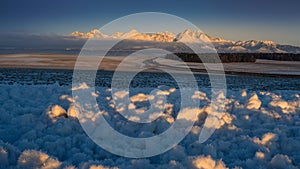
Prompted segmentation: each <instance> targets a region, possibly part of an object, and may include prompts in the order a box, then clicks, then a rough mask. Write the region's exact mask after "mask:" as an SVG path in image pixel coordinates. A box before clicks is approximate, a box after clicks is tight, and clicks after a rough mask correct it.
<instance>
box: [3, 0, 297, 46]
mask: <svg viewBox="0 0 300 169" xmlns="http://www.w3.org/2000/svg"><path fill="white" fill-rule="evenodd" d="M299 6H300V1H298V0H285V1H276V0H273V1H271V0H251V1H248V0H210V1H208V0H207V1H200V0H199V1H196V0H195V1H192V0H184V1H169V0H161V1H159V0H151V1H150V0H149V1H133V0H132V1H125V0H111V1H99V0H98V1H79V0H66V1H54V0H51V1H50V0H26V1H17V0H4V1H1V5H0V21H1V27H0V31H1V33H2V34H3V33H4V34H5V33H24V34H26V33H28V34H32V33H34V34H69V33H71V32H73V31H89V30H91V29H94V28H100V27H101V26H103V25H105V24H106V23H108V22H110V21H112V20H114V19H117V18H119V17H122V16H124V15H128V14H132V13H137V12H164V13H170V14H173V15H177V16H179V17H182V18H184V19H187V20H189V21H191V22H192V23H194V24H195V25H196V26H198V27H199V28H200V29H201V30H203V31H204V32H205V33H208V34H209V35H212V36H220V37H223V38H226V39H232V40H249V39H258V40H259V39H263V40H274V41H276V42H279V43H283V44H293V45H298V46H300V33H299V30H300V19H299V18H300V10H299V9H298V8H299ZM149 26H150V25H149Z"/></svg>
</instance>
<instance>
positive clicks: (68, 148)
mask: <svg viewBox="0 0 300 169" xmlns="http://www.w3.org/2000/svg"><path fill="white" fill-rule="evenodd" d="M96 90H97V92H96V93H97V94H98V95H99V98H98V102H99V103H100V104H101V105H102V106H100V109H102V110H105V111H107V112H108V115H107V116H106V119H107V120H108V121H109V123H110V124H111V125H112V126H113V127H114V128H115V129H116V130H118V131H119V132H120V133H123V134H126V135H128V136H132V137H150V136H153V135H156V134H159V133H162V132H163V131H165V130H167V129H168V127H169V126H170V125H171V124H172V123H173V122H174V119H172V118H170V116H172V117H174V116H176V110H178V109H179V107H178V105H179V104H178V103H177V102H178V99H179V98H180V97H179V96H178V95H177V91H176V90H178V89H172V91H173V93H172V96H171V95H170V99H169V100H168V101H169V102H168V104H167V106H166V107H167V109H166V110H165V113H166V114H168V115H170V116H166V117H165V118H164V117H163V118H160V119H157V121H156V122H154V123H150V124H147V125H142V124H135V123H131V122H128V121H125V120H124V118H122V116H120V115H118V114H117V113H116V112H115V111H114V109H113V106H111V103H110V102H109V91H111V90H110V89H109V88H108V87H99V88H97V89H96ZM151 90H152V88H140V89H139V90H137V92H136V93H132V94H131V98H132V99H133V100H135V101H136V102H139V101H140V102H139V103H137V104H136V105H135V106H136V107H139V108H142V107H147V105H148V103H147V101H145V97H142V96H144V95H142V94H139V92H143V93H144V94H145V95H146V94H149V93H150V92H151ZM195 98H198V99H199V100H200V101H201V105H200V108H199V112H200V113H199V116H198V119H197V121H196V123H195V125H194V127H193V128H192V130H191V132H190V133H189V134H188V135H187V136H186V138H185V139H184V140H183V141H182V142H181V143H180V144H179V145H177V146H175V147H174V148H172V149H171V150H170V151H168V152H166V153H163V154H161V155H157V156H154V157H151V158H144V159H130V158H124V157H119V156H116V155H113V154H111V153H109V152H107V151H105V150H103V149H102V148H101V147H99V146H98V145H96V144H95V143H94V142H93V141H92V140H91V139H90V138H89V137H88V136H87V135H86V134H85V133H84V131H83V129H82V127H81V125H80V123H79V121H78V120H77V118H76V117H77V112H76V109H75V108H74V105H73V100H72V97H71V87H70V86H60V85H58V84H51V85H18V84H15V85H4V84H2V85H1V86H0V168H43V169H50V168H66V169H67V168H69V169H72V168H80V169H81V168H82V169H110V168H144V169H148V168H150V169H154V168H162V169H163V168H178V169H179V168H194V169H200V168H201V169H225V168H236V169H237V168H278V169H296V168H299V167H300V153H299V152H300V116H299V115H300V96H299V90H272V89H270V90H245V89H235V90H231V89H229V90H228V92H227V95H226V99H225V102H226V111H225V112H224V113H223V114H222V115H221V116H220V119H221V123H220V125H219V126H218V128H217V130H216V131H215V133H214V134H213V135H212V136H211V137H210V138H209V139H208V140H207V141H206V142H204V143H202V144H200V143H199V142H197V140H198V137H199V133H200V132H201V129H202V125H203V122H204V121H205V118H206V117H207V115H208V114H209V113H210V112H211V111H210V107H209V103H210V89H209V88H200V90H199V91H198V92H197V96H196V95H195ZM119 141H122V140H119Z"/></svg>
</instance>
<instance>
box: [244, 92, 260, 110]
mask: <svg viewBox="0 0 300 169" xmlns="http://www.w3.org/2000/svg"><path fill="white" fill-rule="evenodd" d="M260 106H261V101H260V100H259V98H258V96H257V94H253V95H252V96H251V97H250V99H249V100H248V101H247V103H246V108H247V109H249V110H250V109H255V110H257V109H259V108H260Z"/></svg>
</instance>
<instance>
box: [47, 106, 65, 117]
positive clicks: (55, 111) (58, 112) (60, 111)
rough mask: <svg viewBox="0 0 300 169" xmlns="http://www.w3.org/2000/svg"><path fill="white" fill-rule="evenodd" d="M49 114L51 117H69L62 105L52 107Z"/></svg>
mask: <svg viewBox="0 0 300 169" xmlns="http://www.w3.org/2000/svg"><path fill="white" fill-rule="evenodd" d="M48 115H49V117H50V118H51V119H53V118H55V117H61V116H64V117H67V112H66V110H65V109H64V108H62V107H61V106H59V105H55V106H53V107H52V108H51V111H50V112H48Z"/></svg>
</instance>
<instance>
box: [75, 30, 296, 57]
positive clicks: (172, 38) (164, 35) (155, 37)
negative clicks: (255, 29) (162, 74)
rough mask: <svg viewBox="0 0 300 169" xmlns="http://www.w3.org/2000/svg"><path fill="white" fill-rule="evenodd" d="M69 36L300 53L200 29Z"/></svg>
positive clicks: (97, 32)
mask: <svg viewBox="0 0 300 169" xmlns="http://www.w3.org/2000/svg"><path fill="white" fill-rule="evenodd" d="M71 36H73V37H78V38H83V39H88V38H95V39H126V40H132V41H146V42H154V43H156V42H159V43H161V42H168V43H177V42H183V43H198V42H202V43H206V42H211V43H212V44H213V45H214V46H215V48H216V50H217V51H218V52H226V53H227V52H228V53H234V52H235V53H251V52H254V53H300V47H297V46H291V45H281V44H277V43H275V42H273V41H269V40H247V41H232V40H226V39H222V38H214V37H211V36H209V35H207V34H205V33H203V32H201V31H200V30H190V29H186V30H184V31H183V32H180V33H178V34H177V35H176V34H174V33H172V32H168V31H165V32H157V33H140V32H138V31H137V30H135V29H133V30H130V31H129V32H116V33H113V34H111V35H106V34H103V33H101V32H100V31H99V30H97V29H94V30H91V31H90V32H87V33H84V32H78V31H76V32H72V33H71Z"/></svg>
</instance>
